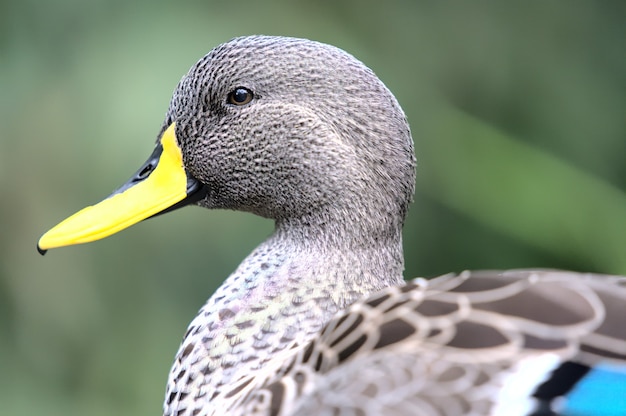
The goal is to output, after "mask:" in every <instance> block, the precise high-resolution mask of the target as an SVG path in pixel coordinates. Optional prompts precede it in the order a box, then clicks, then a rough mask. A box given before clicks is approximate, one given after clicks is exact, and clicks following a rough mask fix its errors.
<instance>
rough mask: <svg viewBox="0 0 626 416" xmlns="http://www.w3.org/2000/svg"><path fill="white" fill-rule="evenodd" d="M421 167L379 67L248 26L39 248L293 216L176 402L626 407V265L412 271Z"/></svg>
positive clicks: (197, 408)
mask: <svg viewBox="0 0 626 416" xmlns="http://www.w3.org/2000/svg"><path fill="white" fill-rule="evenodd" d="M415 175H416V157H415V152H414V146H413V139H412V136H411V132H410V128H409V124H408V122H407V118H406V116H405V114H404V112H403V110H402V108H401V107H400V105H399V103H398V101H397V100H396V98H395V97H394V95H393V94H392V93H391V92H390V91H389V89H388V88H387V87H386V86H385V85H384V84H383V82H382V81H381V80H380V79H379V78H378V77H377V76H376V75H375V74H374V72H373V71H372V70H371V69H369V68H368V67H367V66H366V65H365V64H363V63H362V62H360V61H359V60H358V59H356V58H355V57H353V56H352V55H350V54H349V53H347V52H345V51H343V50H341V49H339V48H337V47H334V46H331V45H327V44H323V43H320V42H316V41H311V40H307V39H298V38H290V37H280V36H261V35H255V36H244V37H238V38H235V39H232V40H230V41H228V42H226V43H223V44H221V45H219V46H217V47H215V48H214V49H212V50H211V51H210V52H209V53H208V54H207V55H205V56H204V57H202V58H201V59H200V60H199V61H198V62H197V63H196V64H194V65H193V66H192V67H191V69H190V70H189V72H188V73H187V74H186V75H185V76H184V77H183V78H182V79H181V81H180V82H179V83H178V85H177V87H176V89H175V91H174V93H173V97H172V99H171V102H170V104H169V107H168V110H167V113H166V116H165V120H164V122H163V125H162V127H161V129H160V131H159V133H158V135H157V140H156V143H155V146H154V150H153V152H152V154H151V155H150V157H149V158H148V160H147V161H146V162H145V163H144V164H143V165H142V166H141V167H140V168H139V169H138V171H137V172H136V173H135V174H134V175H132V176H131V179H130V180H129V181H128V182H127V183H126V184H124V185H122V186H121V187H120V188H119V189H117V190H116V191H115V192H113V193H112V194H111V195H110V196H109V197H107V198H106V199H104V200H103V201H101V202H100V203H98V204H96V205H93V206H88V207H87V208H84V209H83V210H81V211H79V212H77V213H76V214H74V215H72V216H70V217H69V218H67V219H66V220H64V221H62V222H61V223H59V224H58V225H57V226H55V227H53V228H52V229H50V230H49V231H48V232H47V233H45V234H44V235H43V236H42V237H41V238H40V240H39V241H38V244H37V248H38V250H39V252H40V253H41V254H44V253H45V252H46V251H47V250H50V249H52V248H58V247H63V246H69V245H73V244H82V243H88V242H92V241H96V240H99V239H102V238H105V237H107V236H109V235H111V234H114V233H117V232H119V231H121V230H123V229H125V228H127V227H129V226H131V225H133V224H135V223H138V222H140V221H142V220H145V219H147V218H151V217H153V216H155V215H160V214H162V213H165V212H168V211H171V210H174V209H178V208H181V207H183V206H187V205H198V206H201V207H205V208H209V209H230V210H238V211H244V212H249V213H252V214H256V215H259V216H261V217H265V218H269V219H272V220H273V221H274V223H275V228H274V231H273V233H272V234H271V235H270V236H269V237H268V238H267V239H266V240H265V241H263V242H261V243H260V245H259V246H258V247H257V248H256V249H255V250H254V251H252V253H250V254H249V255H248V256H247V257H246V258H245V259H244V260H243V261H242V263H241V264H240V265H239V266H238V267H237V269H236V270H235V271H234V272H232V274H230V275H229V276H228V277H227V278H226V279H225V280H224V281H223V283H222V285H221V286H220V287H219V288H218V289H217V290H216V291H215V292H214V293H213V294H212V295H211V296H210V298H209V299H208V301H207V302H206V304H205V305H204V306H202V307H201V309H200V310H199V312H198V314H197V316H196V317H195V318H194V319H193V320H192V322H191V323H190V324H189V327H188V329H187V331H186V333H185V335H184V337H183V340H182V342H181V344H180V348H179V350H178V352H177V354H176V357H175V360H174V363H173V365H172V368H171V372H170V374H169V378H168V381H167V387H166V393H165V400H164V406H163V409H164V410H163V414H164V415H166V416H174V415H176V416H192V415H195V416H208V415H276V416H277V415H424V416H432V415H447V416H453V415H534V416H540V415H557V414H558V415H624V414H626V325H625V324H624V316H626V277H623V276H609V275H600V274H592V273H578V272H570V271H562V270H548V269H539V270H508V271H465V272H462V273H458V274H457V273H451V274H447V275H443V276H440V277H436V278H433V279H425V278H415V279H412V280H405V279H404V276H403V270H404V253H403V246H402V228H403V223H404V220H405V217H406V214H407V212H408V209H409V205H410V203H411V202H412V200H413V194H414V190H415Z"/></svg>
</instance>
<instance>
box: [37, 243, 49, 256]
mask: <svg viewBox="0 0 626 416" xmlns="http://www.w3.org/2000/svg"><path fill="white" fill-rule="evenodd" d="M37 251H38V252H39V254H41V255H42V256H45V255H46V253H47V252H48V250H43V249H42V248H41V247H39V244H37Z"/></svg>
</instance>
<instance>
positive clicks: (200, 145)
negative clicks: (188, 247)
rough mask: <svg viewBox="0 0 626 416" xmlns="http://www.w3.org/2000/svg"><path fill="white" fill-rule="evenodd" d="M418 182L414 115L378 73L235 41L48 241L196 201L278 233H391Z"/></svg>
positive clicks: (299, 51)
mask: <svg viewBox="0 0 626 416" xmlns="http://www.w3.org/2000/svg"><path fill="white" fill-rule="evenodd" d="M414 179H415V158H414V153H413V142H412V139H411V135H410V131H409V127H408V124H407V121H406V118H405V116H404V113H403V112H402V109H401V108H400V106H399V105H398V103H397V101H396V99H395V98H394V97H393V95H392V94H391V93H390V92H389V90H388V89H387V88H386V87H385V86H384V84H383V83H382V82H381V81H380V80H379V79H378V78H377V77H376V75H375V74H374V73H373V72H372V71H371V70H370V69H368V68H367V67H366V66H364V65H363V64H362V63H361V62H359V61H358V60H356V59H355V58H354V57H352V56H351V55H349V54H347V53H346V52H344V51H342V50H340V49H338V48H335V47H332V46H329V45H325V44H321V43H318V42H313V41H309V40H303V39H294V38H284V37H268V36H251V37H242V38H236V39H233V40H231V41H229V42H227V43H224V44H222V45H220V46H218V47H216V48H215V49H213V50H212V51H211V52H209V53H208V54H207V55H206V56H204V57H203V58H202V59H200V61H198V62H197V63H196V64H195V65H194V66H193V67H192V68H191V69H190V71H189V72H188V73H187V75H185V76H184V77H183V78H182V80H181V81H180V83H179V84H178V86H177V88H176V90H175V92H174V94H173V97H172V100H171V102H170V105H169V109H168V111H167V114H166V117H165V121H164V123H163V126H162V128H161V131H160V133H159V134H158V139H157V142H156V146H155V150H154V152H153V153H152V155H151V156H150V158H149V159H148V161H147V162H146V163H145V164H144V165H143V166H142V167H141V168H140V169H139V170H138V171H137V173H136V174H135V175H133V177H132V178H131V179H130V180H129V181H128V182H127V183H126V184H124V185H123V186H122V187H121V188H119V189H118V190H117V191H115V192H114V193H113V194H112V195H110V196H109V197H108V198H107V199H105V200H103V201H102V202H100V203H98V204H96V205H94V206H90V207H87V208H85V209H83V210H82V211H79V212H78V213H76V214H74V215H73V216H71V217H69V218H68V219H67V220H65V221H63V222H61V223H60V224H59V225H57V226H56V227H54V228H52V229H51V230H50V231H48V232H47V233H46V234H44V235H43V236H42V237H41V239H40V240H39V243H38V249H39V250H40V252H42V253H44V252H45V251H46V250H48V249H50V248H55V247H61V246H66V245H72V244H79V243H86V242H90V241H95V240H98V239H101V238H104V237H106V236H108V235H111V234H114V233H116V232H118V231H120V230H122V229H124V228H126V227H128V226H130V225H132V224H134V223H137V222H139V221H141V220H143V219H146V218H149V217H152V216H154V215H157V214H160V213H163V212H166V211H170V210H172V209H176V208H179V207H182V206H184V205H188V204H197V205H200V206H203V207H207V208H225V209H234V210H240V211H247V212H252V213H254V214H257V215H260V216H263V217H267V218H272V219H274V220H275V221H276V224H277V228H278V229H299V228H300V229H307V230H312V229H315V230H318V232H320V233H325V232H332V233H335V234H337V235H339V234H342V232H343V231H346V230H348V231H349V232H350V233H353V234H354V233H356V234H358V233H359V232H362V233H373V234H375V235H377V236H376V238H378V237H384V236H386V235H388V234H389V235H391V234H396V233H399V232H400V230H401V228H402V223H403V221H404V218H405V215H406V212H407V208H408V204H409V202H410V201H411V199H412V195H413V190H414ZM328 228H331V230H330V231H329V230H328Z"/></svg>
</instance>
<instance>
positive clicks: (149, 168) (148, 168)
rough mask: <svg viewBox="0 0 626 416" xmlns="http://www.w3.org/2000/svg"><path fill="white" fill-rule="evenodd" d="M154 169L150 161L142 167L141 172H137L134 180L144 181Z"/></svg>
mask: <svg viewBox="0 0 626 416" xmlns="http://www.w3.org/2000/svg"><path fill="white" fill-rule="evenodd" d="M153 170H154V166H153V165H152V163H148V164H147V165H146V166H144V168H143V169H141V171H139V173H137V176H136V177H135V179H134V181H135V182H137V181H143V180H144V179H146V178H147V177H148V176H149V175H150V174H151V173H152V171H153Z"/></svg>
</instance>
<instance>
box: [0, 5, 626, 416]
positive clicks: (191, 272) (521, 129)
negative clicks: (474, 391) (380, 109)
mask: <svg viewBox="0 0 626 416" xmlns="http://www.w3.org/2000/svg"><path fill="white" fill-rule="evenodd" d="M0 8H1V9H0V87H1V94H0V106H1V109H0V117H1V120H0V126H1V130H0V135H1V136H0V138H1V140H0V187H1V188H0V189H1V190H2V203H1V204H0V221H1V224H0V225H1V232H0V247H1V250H0V256H1V260H0V406H1V408H2V411H1V412H2V413H3V414H10V415H33V414H46V415H85V414H87V415H111V414H115V415H139V414H159V412H160V409H161V402H162V396H163V392H164V388H165V381H166V378H167V373H168V371H169V367H170V364H171V362H172V360H173V357H174V354H175V352H176V349H177V347H178V343H179V341H180V338H181V336H182V334H183V333H184V331H185V329H186V326H187V324H188V322H189V321H190V320H191V319H192V317H193V316H194V315H195V313H196V311H197V310H198V308H199V307H200V306H201V305H202V304H203V303H204V301H205V300H206V299H207V298H208V296H209V295H210V293H211V292H212V291H213V290H214V289H215V287H216V285H218V284H219V282H220V281H221V280H222V279H223V278H224V277H225V276H227V275H228V273H229V272H230V271H232V270H233V269H234V268H235V267H236V266H237V264H238V262H239V261H240V260H241V259H242V258H243V257H244V256H245V255H246V254H247V253H248V252H249V251H250V250H251V249H252V248H254V247H255V246H256V245H257V244H258V243H259V242H260V241H262V239H263V238H264V237H266V236H267V235H268V234H269V233H270V232H271V229H272V224H271V222H269V221H267V220H263V219H259V218H255V217H252V216H251V215H248V214H242V213H235V212H211V213H210V212H206V211H204V210H202V209H199V208H187V209H184V210H180V211H176V212H174V213H172V214H168V215H166V216H163V217H159V218H157V219H153V220H150V221H146V222H143V223H141V224H139V225H137V226H135V227H133V228H131V229H129V230H127V231H124V232H123V233H120V234H118V235H115V236H113V237H111V238H108V239H106V240H103V241H100V242H97V243H93V244H89V245H84V246H76V247H71V248H65V249H59V250H55V251H52V252H50V253H48V255H47V256H46V257H41V256H39V255H38V254H37V252H36V251H35V243H36V241H37V239H38V238H39V236H40V235H41V234H42V233H43V232H44V231H46V230H47V229H48V228H49V227H51V226H52V225H54V224H56V223H57V222H58V221H59V220H61V219H63V218H64V217H66V216H67V215H69V214H71V213H73V212H74V211H76V210H78V209H80V208H82V207H83V206H85V205H88V204H92V203H94V202H97V201H98V200H100V199H101V198H102V197H104V196H106V195H108V193H109V192H110V191H111V190H113V189H114V188H116V187H117V186H118V185H119V184H121V183H122V182H124V181H125V180H126V179H127V178H128V177H129V175H130V174H131V173H133V172H134V171H135V169H136V168H137V167H138V166H139V165H140V163H142V162H143V161H144V160H145V158H146V157H147V156H148V154H149V153H150V152H151V150H152V144H153V140H154V138H155V135H156V133H157V132H158V129H159V127H160V124H161V122H162V117H163V115H164V113H165V110H166V108H167V105H168V100H169V97H170V94H171V92H172V90H173V89H174V87H175V86H176V83H177V82H178V80H179V79H180V77H181V76H182V75H183V74H184V73H185V72H186V71H187V69H188V68H189V67H190V66H191V65H192V64H193V63H194V62H195V61H196V60H197V59H198V58H200V57H201V56H202V55H204V54H205V53H206V52H208V51H209V50H210V49H211V48H212V47H214V46H215V45H217V44H219V43H221V42H224V41H226V40H228V39H230V38H231V37H234V36H238V35H243V34H257V33H263V34H280V35H291V36H299V37H308V38H311V39H315V40H320V41H323V42H327V43H332V44H334V45H336V46H339V47H342V48H344V49H346V50H348V51H349V52H351V53H352V54H354V55H356V56H357V57H358V58H359V59H361V60H362V61H364V62H365V63H366V64H367V65H368V66H370V67H371V68H372V69H374V71H375V72H376V73H377V74H378V75H379V76H380V78H381V79H383V81H384V82H385V83H386V84H387V85H388V87H389V88H390V89H391V90H392V91H394V93H395V94H396V96H397V98H398V100H399V101H400V103H401V104H402V105H403V107H404V109H405V111H406V113H407V115H408V118H409V121H410V123H411V126H412V131H413V137H414V139H415V143H416V150H417V157H418V162H419V168H418V188H417V196H416V200H415V203H414V204H413V207H412V211H411V214H410V217H409V219H408V221H407V226H406V229H405V242H406V259H407V271H406V276H407V277H412V276H417V275H422V276H433V275H436V274H441V273H445V272H448V271H461V270H463V269H465V268H473V269H476V268H519V267H558V268H567V269H573V270H584V271H597V272H605V273H619V274H626V195H625V189H626V163H624V162H625V158H626V131H625V130H626V121H625V114H626V112H625V110H626V100H625V91H626V85H625V84H626V78H625V77H624V74H626V54H624V39H626V33H625V32H626V26H625V25H624V21H626V3H624V2H623V1H615V2H611V1H602V2H600V1H598V2H591V1H589V2H585V1H561V2H559V1H552V2H544V1H530V2H503V1H490V2H489V1H487V2H485V1H482V2H440V1H426V2H419V1H388V2H380V1H356V0H354V1H329V0H326V1H319V2H316V3H313V2H311V3H310V4H307V5H304V4H296V3H295V2H289V1H286V0H285V1H271V2H246V1H240V2H226V1H194V2H189V1H187V2H176V3H174V2H163V1H148V0H144V1H134V2H127V1H121V0H113V1H104V0H100V1H97V0H59V1H49V2H43V1H33V0H25V1H20V2H2V3H1V6H0Z"/></svg>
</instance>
